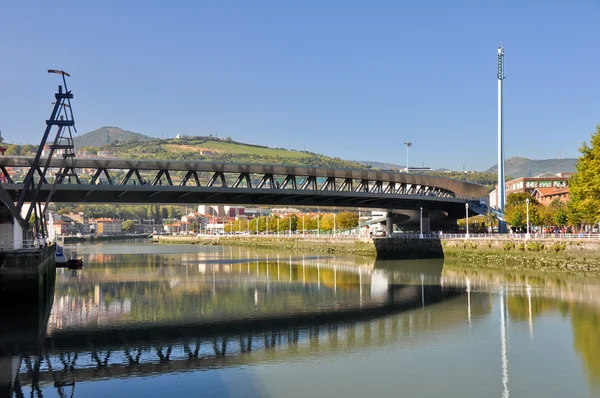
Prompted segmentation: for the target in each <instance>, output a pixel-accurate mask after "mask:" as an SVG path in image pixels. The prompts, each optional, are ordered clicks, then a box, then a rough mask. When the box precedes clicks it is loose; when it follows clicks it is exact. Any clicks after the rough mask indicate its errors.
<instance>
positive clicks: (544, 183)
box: [540, 181, 552, 188]
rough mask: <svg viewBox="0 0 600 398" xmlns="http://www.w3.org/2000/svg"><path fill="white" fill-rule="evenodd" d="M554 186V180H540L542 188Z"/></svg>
mask: <svg viewBox="0 0 600 398" xmlns="http://www.w3.org/2000/svg"><path fill="white" fill-rule="evenodd" d="M550 187H552V181H540V188H550Z"/></svg>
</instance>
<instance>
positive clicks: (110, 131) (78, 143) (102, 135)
mask: <svg viewBox="0 0 600 398" xmlns="http://www.w3.org/2000/svg"><path fill="white" fill-rule="evenodd" d="M153 139H154V137H149V136H147V135H143V134H138V133H134V132H133V131H127V130H123V129H122V128H119V127H108V126H104V127H100V128H99V129H96V130H94V131H90V132H89V133H86V134H83V135H79V136H75V137H73V141H74V142H75V147H76V148H83V147H88V146H89V147H102V146H105V145H111V144H113V143H115V142H132V141H133V142H140V141H150V140H153Z"/></svg>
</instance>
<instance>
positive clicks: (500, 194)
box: [497, 47, 506, 233]
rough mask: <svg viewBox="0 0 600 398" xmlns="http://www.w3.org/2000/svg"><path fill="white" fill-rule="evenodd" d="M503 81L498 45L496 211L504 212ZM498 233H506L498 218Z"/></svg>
mask: <svg viewBox="0 0 600 398" xmlns="http://www.w3.org/2000/svg"><path fill="white" fill-rule="evenodd" d="M503 82H504V47H498V190H497V193H498V212H500V213H501V214H504V201H505V192H504V189H505V183H504V115H503V114H502V110H503V109H502V108H503V107H502V105H503V104H502V103H503V98H502V96H503V92H502V88H503V87H502V86H503ZM498 233H506V222H504V221H502V220H498Z"/></svg>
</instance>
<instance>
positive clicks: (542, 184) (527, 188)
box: [489, 173, 574, 208]
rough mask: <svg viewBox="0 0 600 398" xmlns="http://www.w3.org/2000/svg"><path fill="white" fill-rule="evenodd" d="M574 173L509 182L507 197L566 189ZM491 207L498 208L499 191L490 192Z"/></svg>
mask: <svg viewBox="0 0 600 398" xmlns="http://www.w3.org/2000/svg"><path fill="white" fill-rule="evenodd" d="M573 174H574V173H558V174H552V173H544V174H540V175H537V176H535V177H521V178H516V179H514V180H511V181H507V182H506V184H505V191H506V196H507V197H508V195H510V194H511V193H519V192H529V193H530V194H532V195H533V191H535V190H536V189H537V188H554V189H558V188H566V187H567V185H568V183H569V178H571V176H572V175H573ZM489 197H490V206H491V207H494V208H496V207H498V190H497V189H494V190H493V191H492V192H490V196H489Z"/></svg>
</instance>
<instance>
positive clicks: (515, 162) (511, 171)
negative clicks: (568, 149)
mask: <svg viewBox="0 0 600 398" xmlns="http://www.w3.org/2000/svg"><path fill="white" fill-rule="evenodd" d="M576 164H577V159H572V158H568V159H542V160H536V159H527V158H522V157H513V158H509V159H506V162H505V165H504V168H505V172H504V174H505V175H507V176H508V175H510V176H512V177H513V178H519V177H534V176H536V175H539V174H542V173H552V174H556V173H573V172H575V165H576ZM485 172H486V173H497V172H498V165H494V166H492V167H490V168H489V169H487V170H486V171H485Z"/></svg>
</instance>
